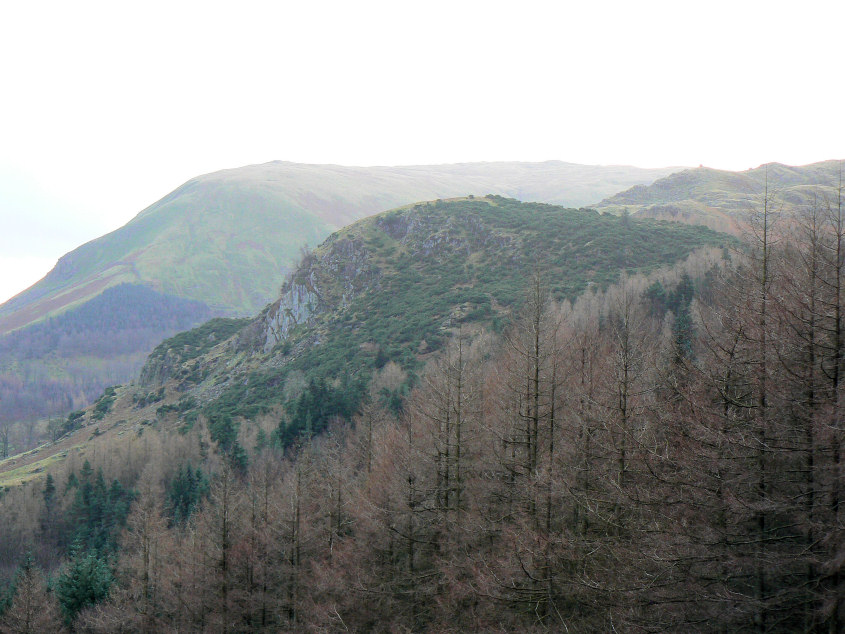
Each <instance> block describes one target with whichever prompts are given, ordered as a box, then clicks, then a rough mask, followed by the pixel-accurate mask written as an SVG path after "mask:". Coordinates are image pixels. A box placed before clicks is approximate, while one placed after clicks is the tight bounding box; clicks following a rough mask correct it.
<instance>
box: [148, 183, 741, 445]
mask: <svg viewBox="0 0 845 634" xmlns="http://www.w3.org/2000/svg"><path fill="white" fill-rule="evenodd" d="M729 241H730V239H729V238H728V237H727V236H724V235H722V234H718V233H715V232H713V231H710V230H708V229H705V228H703V227H693V226H689V225H683V224H678V223H666V222H659V221H652V220H642V221H639V220H632V219H629V218H620V217H616V216H613V215H601V214H598V213H597V212H594V211H588V210H580V211H579V210H573V209H564V208H561V207H557V206H552V205H542V204H527V203H520V202H518V201H516V200H512V199H505V198H501V197H497V196H491V197H484V198H465V199H459V200H452V201H438V202H433V203H422V204H416V205H413V206H410V207H405V208H401V209H398V210H395V211H391V212H387V213H383V214H379V215H378V216H374V217H372V218H368V219H366V220H363V221H360V222H358V223H355V224H354V225H352V226H350V227H348V228H346V229H344V230H342V231H339V232H337V233H335V234H333V235H332V236H331V237H329V238H328V239H327V240H326V241H325V242H324V243H323V244H322V245H321V246H320V247H319V248H318V249H316V250H315V251H314V252H313V253H312V254H310V255H309V257H308V258H306V260H305V261H304V262H303V263H302V265H301V266H300V267H299V268H298V269H297V271H295V273H294V274H292V275H291V276H290V278H289V279H288V281H287V282H286V283H285V285H284V287H283V289H282V290H283V292H282V295H281V297H280V298H279V299H277V300H276V301H275V302H273V303H272V304H270V305H269V306H268V307H267V308H265V310H264V311H262V313H261V314H260V315H259V316H258V317H256V318H255V319H253V320H252V321H251V322H249V323H248V324H246V325H245V326H243V327H242V328H241V329H240V330H239V332H238V333H237V335H236V336H233V337H232V338H230V339H229V340H228V341H226V342H224V343H220V344H216V341H217V340H214V339H212V341H215V344H216V345H215V347H213V348H211V349H209V350H208V351H201V348H202V346H203V345H204V344H203V342H206V341H208V340H209V339H208V336H207V334H204V335H202V336H200V335H196V336H194V335H190V336H189V335H185V337H183V336H182V335H180V337H179V338H176V339H174V340H169V341H165V342H163V343H162V344H161V345H159V346H158V347H157V348H156V350H155V351H154V352H153V353H152V355H151V356H150V358H149V359H148V361H147V364H146V365H145V367H144V370H143V372H142V375H141V383H142V386H143V388H142V389H144V390H147V391H149V392H155V390H158V389H161V388H163V387H166V386H170V387H171V388H174V389H176V391H177V392H178V393H179V394H182V395H183V396H182V398H190V399H191V402H192V403H195V406H194V407H193V408H187V409H186V410H185V413H186V415H187V414H189V413H190V411H191V409H193V410H194V411H195V412H197V414H198V413H202V414H203V415H204V416H205V417H206V418H207V419H208V420H209V421H210V425H211V426H212V427H213V426H214V425H215V424H217V423H220V421H237V420H239V419H244V420H245V419H252V418H254V417H256V416H259V415H260V414H262V413H265V412H269V411H271V410H272V409H273V408H275V407H278V406H280V405H282V404H284V405H285V410H286V411H288V412H296V411H300V410H302V411H308V412H310V413H308V414H307V415H303V417H301V418H292V419H290V421H289V427H290V431H289V432H286V433H287V436H286V437H287V438H288V439H291V438H295V437H296V435H297V434H298V433H299V432H300V431H302V429H303V426H304V425H307V426H309V427H310V429H311V430H312V431H313V432H316V431H319V429H320V428H321V427H322V426H323V425H325V424H326V423H327V421H328V420H329V419H330V418H331V417H332V416H335V415H345V414H347V413H348V412H350V411H353V410H354V408H355V406H356V404H357V402H358V400H359V399H360V397H361V394H362V390H363V389H364V387H365V386H366V384H367V382H368V380H369V378H370V376H371V374H372V373H373V372H374V371H375V370H376V369H378V368H380V367H382V366H384V365H385V364H387V363H389V362H394V363H395V364H397V365H398V366H400V367H401V368H402V369H403V370H404V371H405V372H407V373H408V374H409V376H411V377H413V376H414V373H415V372H416V371H417V370H418V369H419V366H420V363H421V362H422V360H423V359H425V358H426V357H427V356H428V355H429V354H431V353H433V352H436V351H437V350H439V349H440V348H441V347H442V346H443V345H444V344H445V342H446V341H447V340H448V339H449V338H450V337H451V335H452V334H453V333H454V332H455V331H456V330H457V329H459V328H467V329H479V328H486V329H493V330H496V329H500V328H502V327H503V325H504V324H505V323H506V322H507V321H508V320H509V319H510V317H511V316H512V315H513V313H514V311H516V310H518V308H519V306H520V305H521V303H522V300H523V298H524V296H525V293H526V290H527V286H528V284H529V281H530V279H531V277H532V275H533V274H534V272H535V271H540V272H541V275H542V278H543V280H544V283H546V284H547V285H548V288H549V292H550V293H551V294H552V295H553V296H554V297H556V298H557V299H572V298H574V297H576V296H577V295H579V294H581V293H583V292H585V291H587V290H588V289H589V288H591V287H596V288H600V287H605V286H607V285H608V284H610V283H612V282H614V281H616V280H617V279H618V277H619V275H620V271H629V272H644V271H649V270H652V269H654V268H656V267H660V266H663V265H667V264H671V263H673V262H676V261H678V260H680V259H682V258H684V257H685V256H687V255H688V254H689V253H690V252H692V251H693V250H694V249H696V248H699V247H704V246H714V247H720V246H723V245H726V244H728V242H729ZM291 376H295V377H297V381H298V382H301V383H302V384H303V385H305V386H308V387H307V389H306V390H305V392H304V393H303V394H301V395H300V396H298V397H296V399H293V400H290V399H288V401H287V402H285V399H286V397H285V396H284V394H285V391H286V390H285V389H284V387H285V385H286V384H287V383H288V382H289V379H290V377H291ZM309 394H311V396H309ZM314 394H319V398H317V397H315V396H313V395H314ZM312 398H313V399H316V400H315V401H314V403H317V402H318V403H319V406H317V405H314V403H312V401H311V400H309V399H312ZM302 399H305V400H302ZM312 405H313V407H312ZM194 416H196V414H194Z"/></svg>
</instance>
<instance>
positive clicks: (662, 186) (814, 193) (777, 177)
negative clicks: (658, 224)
mask: <svg viewBox="0 0 845 634" xmlns="http://www.w3.org/2000/svg"><path fill="white" fill-rule="evenodd" d="M842 168H843V165H842V162H841V161H824V162H821V163H813V164H811V165H804V166H801V167H790V166H788V165H781V164H779V163H771V164H768V165H761V166H760V167H758V168H755V169H750V170H746V171H744V172H728V171H723V170H715V169H711V168H707V167H699V168H696V169H689V170H683V171H680V172H677V173H674V174H670V175H669V176H666V177H664V178H661V179H658V180H657V181H655V182H654V183H652V184H651V185H635V186H634V187H631V188H630V189H627V190H625V191H622V192H619V193H617V194H615V195H614V196H610V197H609V198H606V199H604V200H602V201H601V202H600V203H598V204H596V205H592V206H593V207H594V208H596V209H600V210H607V211H611V212H614V213H620V212H628V213H630V214H637V215H640V216H643V217H649V218H660V219H666V220H683V221H686V222H694V223H697V224H704V225H707V226H711V227H714V228H717V229H722V230H727V229H729V228H730V226H731V225H732V224H733V222H734V220H735V219H736V218H737V217H738V216H740V215H741V214H743V213H744V212H747V211H749V210H752V209H754V208H756V207H757V206H758V203H759V202H760V200H761V198H762V196H763V195H764V192H765V190H766V185H767V182H768V188H769V194H770V195H771V196H773V200H774V201H775V205H776V208H777V209H780V210H783V211H785V212H788V213H794V212H796V211H798V210H800V209H801V208H802V207H807V206H810V205H812V204H814V203H815V204H825V202H826V201H835V200H836V199H837V196H838V193H837V192H838V190H839V189H840V187H841V183H842V178H841V176H842Z"/></svg>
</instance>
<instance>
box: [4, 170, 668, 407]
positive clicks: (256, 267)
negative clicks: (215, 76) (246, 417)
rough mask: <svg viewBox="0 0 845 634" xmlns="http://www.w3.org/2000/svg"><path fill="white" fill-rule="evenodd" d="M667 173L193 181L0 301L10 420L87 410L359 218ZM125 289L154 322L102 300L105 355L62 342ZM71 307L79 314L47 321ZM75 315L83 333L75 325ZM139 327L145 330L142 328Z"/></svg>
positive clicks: (551, 197) (253, 305) (580, 198)
mask: <svg viewBox="0 0 845 634" xmlns="http://www.w3.org/2000/svg"><path fill="white" fill-rule="evenodd" d="M670 171H671V170H670V169H658V170H645V169H639V168H633V167H615V166H585V165H575V164H571V163H562V162H555V161H552V162H547V163H467V164H459V165H435V166H410V167H372V168H370V167H342V166H335V165H301V164H296V163H285V162H273V163H267V164H264V165H252V166H248V167H243V168H238V169H232V170H224V171H221V172H216V173H213V174H208V175H205V176H200V177H197V178H194V179H192V180H190V181H189V182H187V183H185V184H184V185H183V186H181V187H179V188H178V189H176V190H175V191H173V192H172V193H170V194H169V195H167V196H165V197H164V198H162V199H161V200H160V201H158V202H156V203H155V204H153V205H151V206H150V207H148V208H147V209H145V210H144V211H142V212H141V213H140V214H138V216H136V217H135V218H134V219H133V220H132V221H130V222H129V223H127V224H126V225H125V226H123V227H121V228H120V229H118V230H116V231H113V232H112V233H109V234H107V235H105V236H102V237H100V238H98V239H96V240H93V241H91V242H89V243H87V244H84V245H82V246H81V247H79V248H78V249H75V250H74V251H72V252H70V253H68V254H67V255H65V256H63V257H62V258H61V259H60V260H59V262H58V264H57V265H56V267H55V268H54V269H53V270H52V271H51V272H50V273H49V274H48V275H47V276H46V277H45V278H44V279H42V280H41V281H40V282H38V283H37V284H35V285H34V286H32V287H31V288H29V289H27V290H26V291H24V292H23V293H20V294H19V295H17V296H16V297H14V298H13V299H11V300H9V301H8V302H6V303H5V304H3V305H2V306H0V335H2V334H5V333H9V332H10V331H13V330H14V331H17V332H16V333H15V335H14V341H13V342H9V343H7V344H2V343H0V349H4V350H5V351H6V352H4V353H3V354H2V356H0V399H2V401H3V403H4V407H3V408H0V420H5V421H9V420H21V418H22V417H24V418H28V419H33V418H37V417H40V416H46V415H49V414H52V413H58V412H67V411H68V410H69V409H70V408H75V407H81V406H83V405H84V404H87V403H89V402H90V401H91V399H93V398H94V397H95V396H96V395H97V394H99V393H100V392H101V391H102V389H103V388H104V387H105V386H106V385H112V384H115V383H123V382H125V381H127V380H129V379H130V378H131V377H132V376H133V375H134V374H135V373H136V372H137V371H138V369H139V368H140V364H141V362H142V360H143V358H144V356H145V355H146V354H147V353H149V351H150V350H151V349H152V348H153V346H154V345H155V344H156V343H158V342H159V341H161V339H163V338H165V337H168V336H170V335H172V334H174V332H176V329H177V328H179V329H181V328H185V327H188V326H191V325H194V324H197V323H199V322H200V321H203V320H204V319H206V318H207V317H208V316H209V315H225V316H242V315H249V314H254V313H255V312H257V311H258V310H260V309H261V308H263V307H264V306H265V305H266V304H267V303H268V302H269V301H271V300H272V299H273V298H274V297H275V296H276V295H277V294H278V289H279V287H280V285H281V283H282V281H283V280H284V276H285V274H286V273H287V271H289V270H290V268H291V267H292V266H293V264H294V262H295V261H296V260H297V259H299V257H300V256H301V250H302V247H303V246H304V245H306V244H307V245H312V246H313V245H316V244H318V243H319V242H320V241H321V240H323V239H324V238H325V237H326V236H328V235H329V233H331V231H333V230H335V229H338V228H340V227H341V226H344V225H347V224H348V223H349V222H351V221H353V220H356V219H358V218H362V217H365V216H368V215H372V214H374V213H377V212H379V211H383V210H385V209H389V208H392V207H397V206H400V205H403V204H407V203H411V202H414V201H417V200H422V199H434V198H441V197H448V196H455V195H465V194H469V193H475V194H487V193H490V192H494V193H495V192H498V193H502V194H507V195H512V196H517V197H520V198H525V199H538V200H544V201H548V202H565V203H566V204H569V205H582V204H584V203H586V202H587V201H589V200H594V199H595V198H597V197H599V196H603V195H607V194H610V193H612V192H614V191H618V189H620V188H623V187H628V186H630V185H632V184H634V183H647V182H651V181H652V180H653V179H654V178H657V177H659V176H664V175H666V174H667V173H669V172H670ZM118 285H122V286H123V287H124V291H123V292H124V293H130V294H131V295H132V307H133V309H134V310H137V311H140V312H144V313H148V314H149V315H150V318H149V320H148V321H147V323H145V324H143V326H139V325H138V324H136V323H134V322H132V321H131V320H130V321H126V320H124V319H122V318H121V317H120V315H119V314H118V313H117V312H109V311H110V310H112V308H113V307H114V306H115V305H114V303H113V302H106V303H105V304H104V305H103V306H101V308H102V309H103V310H104V311H105V312H102V313H101V314H100V321H102V322H106V323H108V324H109V326H108V327H107V328H102V329H100V330H99V331H98V332H96V336H97V337H98V341H97V345H96V350H97V352H96V353H94V352H93V351H85V350H81V349H79V348H78V347H73V346H71V347H67V346H62V345H59V342H62V341H66V340H68V339H73V338H75V339H76V340H79V339H80V337H81V335H80V333H79V332H77V330H78V329H79V328H82V329H83V330H86V331H88V332H89V334H88V335H86V337H88V338H89V340H90V338H91V337H93V336H95V330H96V329H95V327H94V324H95V323H99V322H91V324H87V325H86V324H83V323H82V321H81V320H82V317H84V316H85V315H90V314H91V312H92V311H91V310H90V307H89V309H85V306H86V305H87V303H89V302H91V301H93V300H94V299H95V298H97V297H99V296H100V295H101V294H102V293H103V292H104V291H105V290H107V289H109V288H113V287H116V286H118ZM129 286H134V287H135V288H134V290H131V291H129V290H127V289H128V287H129ZM177 300H181V301H183V302H184V306H183V307H182V309H180V310H182V312H183V313H184V312H185V310H188V311H194V312H195V316H194V318H193V321H188V322H185V321H184V320H182V321H179V322H178V325H177V324H175V323H173V322H172V321H171V320H170V318H169V316H168V315H167V314H159V313H156V307H161V306H170V305H172V303H173V302H174V301H177ZM141 301H147V302H148V304H147V305H146V307H142V306H141V305H140V304H139V302H141ZM196 302H200V303H201V306H198V305H197V304H196ZM168 310H169V309H168ZM74 311H81V312H78V313H76V314H75V316H70V317H68V318H67V319H65V320H59V321H53V322H49V321H45V319H47V318H48V317H51V316H57V315H60V314H62V313H68V314H70V313H73V312H74ZM39 322H41V323H42V324H43V325H42V326H39V327H38V328H34V329H33V330H29V331H27V328H28V327H32V326H33V325H34V324H37V323H39ZM71 323H72V324H74V326H73V327H74V329H76V330H73V331H69V330H67V328H68V324H71ZM139 327H141V328H142V330H143V332H142V333H138V332H135V331H136V329H137V328H139ZM127 341H132V342H134V344H135V345H134V347H127V346H126V342H127ZM22 342H26V343H27V345H25V346H24V345H22ZM51 346H52V347H51Z"/></svg>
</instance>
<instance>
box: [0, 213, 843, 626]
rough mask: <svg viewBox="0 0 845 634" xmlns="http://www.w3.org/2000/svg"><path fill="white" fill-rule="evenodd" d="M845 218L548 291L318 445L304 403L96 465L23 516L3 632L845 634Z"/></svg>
mask: <svg viewBox="0 0 845 634" xmlns="http://www.w3.org/2000/svg"><path fill="white" fill-rule="evenodd" d="M842 211H843V210H842V207H841V201H840V202H838V203H833V204H827V205H823V204H819V205H815V206H813V207H811V208H808V209H807V210H805V211H804V212H803V213H801V214H799V215H797V216H795V217H794V218H793V217H790V218H787V217H783V216H781V215H779V214H776V213H774V212H773V211H772V205H771V201H770V199H768V198H765V199H763V201H762V202H761V205H760V207H759V209H757V211H756V212H755V214H754V215H753V217H751V218H750V219H749V224H748V235H747V236H746V238H747V240H746V241H745V243H744V244H743V245H742V246H741V247H739V248H736V249H734V250H732V251H731V252H730V253H729V257H728V258H726V259H725V260H723V261H722V262H721V264H720V265H718V266H715V267H708V268H707V269H706V270H698V271H693V270H688V269H682V268H681V267H678V268H676V269H675V270H673V271H666V272H664V273H663V274H661V275H650V276H646V275H623V276H622V277H621V278H620V279H619V280H618V281H617V282H616V283H614V284H610V285H609V286H607V287H606V288H605V289H599V288H594V289H591V290H589V291H588V292H585V293H583V294H581V295H579V296H578V297H577V299H573V300H570V299H566V298H559V297H556V294H555V293H554V292H552V291H551V290H550V289H554V288H556V287H557V286H559V285H560V282H559V280H554V279H549V276H548V272H547V271H544V270H543V269H540V268H539V267H537V268H536V269H535V270H534V272H533V274H531V275H529V276H527V277H526V279H525V283H524V287H523V289H522V295H521V300H520V307H519V308H518V310H516V311H515V312H514V315H513V318H512V320H511V322H510V324H508V325H506V326H503V327H502V328H501V329H498V328H497V329H490V328H485V327H482V326H480V325H478V324H474V323H472V322H468V323H458V324H456V325H455V326H454V327H453V328H452V329H451V330H450V332H449V337H448V340H447V341H445V342H444V344H443V347H442V350H441V352H440V353H439V354H436V355H431V356H430V357H429V358H428V361H427V363H426V365H425V367H424V368H423V369H421V370H420V371H419V377H418V378H417V379H416V380H415V381H410V382H409V379H408V374H407V371H406V369H405V368H403V367H402V366H401V365H400V364H399V363H397V362H396V361H394V360H383V361H384V362H383V363H381V364H380V366H379V367H378V368H377V370H376V371H375V372H374V374H373V377H372V380H371V381H370V382H369V384H368V385H367V386H365V387H363V388H361V389H362V390H363V391H364V393H365V396H364V398H363V400H362V402H361V404H360V405H358V406H356V407H351V406H350V407H346V406H345V405H343V404H336V406H335V407H334V409H332V412H333V414H332V415H331V416H330V419H331V420H329V421H328V422H327V423H326V425H325V427H324V428H323V429H321V430H315V429H314V428H313V426H312V425H309V424H307V422H302V421H300V423H298V424H296V425H291V421H292V420H293V419H296V420H297V421H299V420H300V419H303V421H307V420H311V419H313V417H314V416H315V413H316V410H317V408H319V407H321V406H324V405H326V403H329V402H330V401H331V399H330V398H329V395H330V393H331V391H332V390H335V391H342V390H339V388H340V387H342V386H340V385H339V384H337V383H335V384H332V383H329V384H323V385H320V384H318V383H312V384H311V385H308V384H307V383H305V382H304V381H303V382H302V383H303V384H301V385H291V384H288V385H285V386H284V389H285V390H288V391H290V392H291V394H290V395H292V396H296V395H297V394H298V395H299V396H298V397H297V398H293V397H292V398H290V399H288V400H287V401H286V402H287V403H295V404H297V408H294V407H288V408H287V410H289V411H283V412H282V411H273V412H268V413H266V414H265V415H264V416H263V418H261V417H259V424H257V425H241V426H240V427H237V426H233V425H231V424H228V425H225V424H224V425H223V426H222V429H224V431H225V433H218V434H217V435H216V436H215V435H214V434H213V428H214V420H211V419H209V420H206V417H205V415H203V416H200V418H199V419H198V420H197V422H198V423H200V422H205V423H206V424H193V425H191V426H187V425H185V426H181V427H180V428H179V430H178V431H170V430H167V429H165V428H164V427H161V428H160V429H158V430H156V429H154V428H153V426H150V427H149V428H148V429H147V430H146V431H145V432H144V434H143V437H142V440H143V443H142V444H141V446H140V448H139V446H138V443H136V444H134V445H129V444H127V443H123V444H121V443H119V442H115V444H114V445H113V446H111V447H108V448H106V449H105V450H103V451H99V452H91V453H90V456H86V459H85V460H84V461H82V460H80V459H70V458H69V459H68V460H67V461H66V462H65V463H64V465H63V467H62V469H60V470H56V471H55V472H51V473H50V475H49V476H48V477H47V478H46V479H45V480H44V481H40V482H37V483H36V484H33V485H30V486H27V487H19V488H16V489H12V490H8V491H7V492H6V493H5V495H4V496H3V498H2V500H0V512H2V514H3V517H4V519H6V520H7V526H6V529H5V539H4V540H3V541H2V543H0V560H2V561H3V562H13V561H14V562H16V564H15V565H14V566H7V568H8V569H7V570H6V571H5V573H6V575H7V577H8V579H9V583H8V585H7V590H6V592H5V593H4V595H3V597H2V607H1V608H0V611H2V616H0V628H2V629H3V630H4V631H15V632H18V631H33V632H34V631H60V630H61V629H62V628H67V629H68V630H70V631H74V632H157V631H184V632H194V631H196V632H199V631H209V632H256V631H296V632H301V631H305V632H308V631H310V632H357V631H377V632H416V631H432V632H461V631H487V632H511V631H520V632H532V631H536V632H542V631H562V632H565V631H570V632H584V631H602V632H604V631H617V632H662V631H707V632H710V631H720V632H740V631H748V632H794V631H805V632H838V631H841V630H842V629H843V620H845V614H843V605H842V600H843V589H845V588H843V578H842V575H843V561H845V557H844V556H843V555H845V550H843V532H842V522H843V511H845V509H843V502H845V501H843V499H842V497H843V491H842V461H843V441H844V440H845V438H843V435H844V434H845V430H843V420H842V416H843V411H845V408H843V406H842V398H843V390H844V389H845V388H844V387H843V382H845V332H843V327H845V317H843V312H842V311H843V302H845V291H843V282H845V271H844V270H843V268H845V253H843V246H845V245H843V241H845V217H843V213H842ZM280 389H282V388H280ZM207 413H208V412H207ZM218 414H220V415H221V416H222V415H223V414H225V412H222V413H220V412H218ZM224 422H225V421H224ZM291 429H295V430H296V431H297V433H296V435H295V436H293V437H292V436H291V432H290V430H291ZM317 431H320V432H321V433H317ZM235 446H237V447H239V451H232V448H233V447H235Z"/></svg>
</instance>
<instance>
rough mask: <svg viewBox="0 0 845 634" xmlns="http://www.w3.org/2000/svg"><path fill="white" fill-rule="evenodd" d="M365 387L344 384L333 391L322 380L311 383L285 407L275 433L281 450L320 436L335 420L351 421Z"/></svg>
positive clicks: (351, 382)
mask: <svg viewBox="0 0 845 634" xmlns="http://www.w3.org/2000/svg"><path fill="white" fill-rule="evenodd" d="M364 390H365V384H364V383H362V382H360V381H355V380H348V379H347V380H346V381H344V382H343V383H342V384H341V385H339V386H337V387H332V386H331V385H329V384H328V383H327V382H326V379H325V378H319V379H312V380H311V381H310V382H309V384H308V387H307V388H306V389H305V390H303V392H302V394H301V395H300V396H299V397H298V398H296V399H294V400H292V401H289V402H288V403H286V405H285V412H286V415H285V417H284V418H283V419H282V420H281V422H280V423H279V427H278V429H277V430H276V441H277V442H278V443H279V444H280V445H281V446H282V447H289V446H291V445H293V444H294V443H295V442H296V441H297V440H298V439H300V438H310V437H311V436H313V435H315V434H319V433H321V432H323V431H324V430H325V429H326V427H327V426H328V425H329V423H330V422H331V421H332V420H333V419H335V418H346V419H348V418H350V417H351V416H352V414H353V413H354V412H355V410H356V409H357V408H358V404H359V403H360V402H361V399H362V398H363V396H364Z"/></svg>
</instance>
